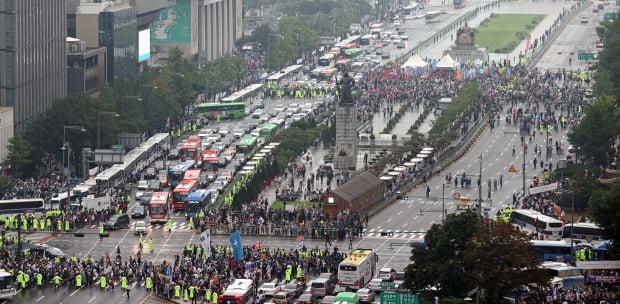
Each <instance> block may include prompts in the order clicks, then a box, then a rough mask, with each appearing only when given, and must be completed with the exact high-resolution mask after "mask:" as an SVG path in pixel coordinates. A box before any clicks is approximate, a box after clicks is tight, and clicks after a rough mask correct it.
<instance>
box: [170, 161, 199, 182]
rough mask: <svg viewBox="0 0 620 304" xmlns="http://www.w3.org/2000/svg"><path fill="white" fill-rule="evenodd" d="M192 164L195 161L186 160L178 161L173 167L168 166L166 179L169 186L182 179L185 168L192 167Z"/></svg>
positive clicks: (189, 168)
mask: <svg viewBox="0 0 620 304" xmlns="http://www.w3.org/2000/svg"><path fill="white" fill-rule="evenodd" d="M194 165H195V162H194V161H193V160H188V161H185V162H182V163H178V164H176V165H175V166H174V167H170V169H168V180H169V183H170V187H172V188H174V187H176V186H177V185H178V184H179V182H180V181H182V180H183V177H184V176H185V172H187V170H191V169H193V168H194Z"/></svg>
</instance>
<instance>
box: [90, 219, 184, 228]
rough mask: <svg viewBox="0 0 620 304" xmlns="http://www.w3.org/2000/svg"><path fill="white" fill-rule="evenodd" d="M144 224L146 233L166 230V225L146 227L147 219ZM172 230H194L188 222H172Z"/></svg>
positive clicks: (91, 226)
mask: <svg viewBox="0 0 620 304" xmlns="http://www.w3.org/2000/svg"><path fill="white" fill-rule="evenodd" d="M145 222H146V223H147V226H146V229H147V231H153V230H168V226H167V225H166V224H153V225H148V219H147V220H145ZM88 229H91V230H96V229H97V225H90V226H88ZM129 229H133V226H131V225H130V226H129ZM172 230H175V231H176V230H184V231H190V230H195V229H190V227H189V222H173V223H172Z"/></svg>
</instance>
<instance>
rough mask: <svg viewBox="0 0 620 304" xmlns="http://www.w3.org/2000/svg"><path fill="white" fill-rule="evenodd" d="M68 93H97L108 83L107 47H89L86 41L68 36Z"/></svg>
mask: <svg viewBox="0 0 620 304" xmlns="http://www.w3.org/2000/svg"><path fill="white" fill-rule="evenodd" d="M66 46H67V94H80V93H84V94H95V93H97V92H99V91H100V90H101V89H102V88H103V86H104V85H105V84H106V73H107V64H106V63H107V56H106V55H107V53H106V48H105V47H94V48H87V47H86V44H85V43H84V41H82V40H80V39H76V38H72V37H67V44H66Z"/></svg>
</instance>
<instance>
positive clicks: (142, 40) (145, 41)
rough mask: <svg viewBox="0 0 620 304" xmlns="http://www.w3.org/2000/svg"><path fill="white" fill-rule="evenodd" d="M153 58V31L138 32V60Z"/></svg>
mask: <svg viewBox="0 0 620 304" xmlns="http://www.w3.org/2000/svg"><path fill="white" fill-rule="evenodd" d="M149 58H151V31H150V30H143V31H140V32H138V62H142V61H145V60H148V59H149Z"/></svg>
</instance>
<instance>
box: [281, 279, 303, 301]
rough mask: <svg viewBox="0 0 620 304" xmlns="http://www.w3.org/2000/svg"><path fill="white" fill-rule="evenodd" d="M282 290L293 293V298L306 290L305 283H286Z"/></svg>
mask: <svg viewBox="0 0 620 304" xmlns="http://www.w3.org/2000/svg"><path fill="white" fill-rule="evenodd" d="M282 291H284V292H287V293H289V294H290V295H292V296H293V298H296V297H298V296H299V295H301V293H302V292H304V285H303V283H288V284H286V285H284V287H283V288H282Z"/></svg>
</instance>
